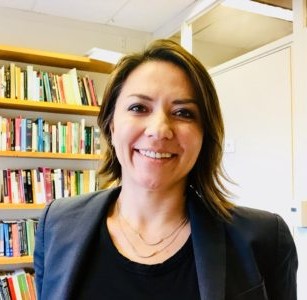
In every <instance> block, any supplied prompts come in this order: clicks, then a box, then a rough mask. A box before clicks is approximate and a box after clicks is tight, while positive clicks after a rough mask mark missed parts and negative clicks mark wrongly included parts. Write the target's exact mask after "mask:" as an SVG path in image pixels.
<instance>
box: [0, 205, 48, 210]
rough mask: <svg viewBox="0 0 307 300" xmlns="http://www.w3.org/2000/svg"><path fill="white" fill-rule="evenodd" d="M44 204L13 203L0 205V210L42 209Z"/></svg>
mask: <svg viewBox="0 0 307 300" xmlns="http://www.w3.org/2000/svg"><path fill="white" fill-rule="evenodd" d="M45 205H46V204H30V203H20V204H15V203H0V210H1V209H5V210H26V209H29V210H33V209H38V210H40V209H43V208H44V207H45Z"/></svg>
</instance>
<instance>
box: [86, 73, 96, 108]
mask: <svg viewBox="0 0 307 300" xmlns="http://www.w3.org/2000/svg"><path fill="white" fill-rule="evenodd" d="M87 81H88V86H89V90H90V94H91V99H92V105H93V106H98V100H97V96H96V91H95V87H94V81H93V80H92V79H89V78H88V77H87Z"/></svg>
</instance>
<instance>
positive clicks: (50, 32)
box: [0, 8, 151, 55]
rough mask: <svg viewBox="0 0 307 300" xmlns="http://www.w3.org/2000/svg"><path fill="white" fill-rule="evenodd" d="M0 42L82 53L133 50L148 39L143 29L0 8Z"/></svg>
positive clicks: (138, 48) (141, 46) (69, 52)
mask: <svg viewBox="0 0 307 300" xmlns="http://www.w3.org/2000/svg"><path fill="white" fill-rule="evenodd" d="M0 37H1V41H0V43H1V44H4V45H14V46H20V47H25V48H34V49H41V50H48V51H54V52H63V53H68V54H77V55H83V54H85V53H86V52H87V51H88V50H90V49H91V48H93V47H100V48H104V49H108V50H113V51H118V52H123V53H127V52H131V51H137V50H140V49H142V48H143V47H144V45H145V44H146V43H147V42H148V40H150V39H151V37H150V35H149V34H148V33H145V32H140V31H135V30H129V29H123V28H119V27H112V26H106V25H99V24H94V23H89V22H81V21H74V20H70V19H67V18H61V17H52V16H47V15H43V14H34V13H30V12H25V11H16V10H13V9H8V8H1V9H0Z"/></svg>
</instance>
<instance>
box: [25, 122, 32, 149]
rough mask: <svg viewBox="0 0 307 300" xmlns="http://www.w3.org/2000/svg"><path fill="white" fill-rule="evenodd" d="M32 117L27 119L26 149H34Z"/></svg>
mask: <svg viewBox="0 0 307 300" xmlns="http://www.w3.org/2000/svg"><path fill="white" fill-rule="evenodd" d="M32 122H33V121H32V119H29V118H27V119H26V151H32Z"/></svg>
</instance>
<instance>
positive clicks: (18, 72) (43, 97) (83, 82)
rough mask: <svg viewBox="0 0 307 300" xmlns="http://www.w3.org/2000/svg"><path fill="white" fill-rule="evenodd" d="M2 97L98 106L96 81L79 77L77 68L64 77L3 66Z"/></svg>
mask: <svg viewBox="0 0 307 300" xmlns="http://www.w3.org/2000/svg"><path fill="white" fill-rule="evenodd" d="M0 98H11V99H20V100H32V101H44V102H53V103H65V104H72V105H89V106H98V102H99V101H98V98H97V93H96V87H95V83H94V81H93V79H91V78H89V76H88V75H86V76H78V73H77V70H76V69H75V68H73V69H71V70H69V71H68V72H67V73H64V74H55V73H53V72H45V71H42V70H34V68H33V66H32V65H28V66H26V68H25V69H22V68H21V67H20V66H17V65H16V64H15V63H13V62H11V63H9V64H8V65H6V66H5V65H3V66H2V67H0Z"/></svg>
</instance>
